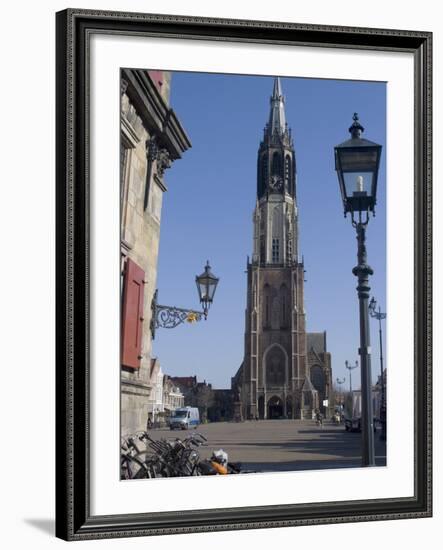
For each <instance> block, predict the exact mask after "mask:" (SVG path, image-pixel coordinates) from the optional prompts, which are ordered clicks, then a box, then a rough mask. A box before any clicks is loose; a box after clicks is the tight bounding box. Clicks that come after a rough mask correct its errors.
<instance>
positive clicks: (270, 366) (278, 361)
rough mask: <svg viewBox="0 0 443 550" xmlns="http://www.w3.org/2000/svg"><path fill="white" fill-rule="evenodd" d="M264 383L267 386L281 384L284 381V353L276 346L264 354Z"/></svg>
mask: <svg viewBox="0 0 443 550" xmlns="http://www.w3.org/2000/svg"><path fill="white" fill-rule="evenodd" d="M266 383H267V384H268V385H269V386H283V384H284V383H285V354H284V353H283V350H282V349H281V348H279V347H277V346H276V347H273V348H272V349H271V350H270V351H269V353H268V354H267V356H266Z"/></svg>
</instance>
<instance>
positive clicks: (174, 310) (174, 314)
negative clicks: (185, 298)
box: [150, 290, 208, 339]
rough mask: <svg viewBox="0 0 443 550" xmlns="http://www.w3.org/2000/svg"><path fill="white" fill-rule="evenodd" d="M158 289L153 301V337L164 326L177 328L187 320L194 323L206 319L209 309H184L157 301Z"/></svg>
mask: <svg viewBox="0 0 443 550" xmlns="http://www.w3.org/2000/svg"><path fill="white" fill-rule="evenodd" d="M157 295H158V290H156V291H155V293H154V296H153V298H152V303H151V311H152V316H151V326H150V328H151V334H152V339H154V338H155V331H156V329H158V328H160V327H162V328H175V327H177V326H178V325H180V324H182V323H184V322H185V321H187V322H188V323H194V322H197V321H201V320H202V319H206V318H207V316H208V313H207V311H195V310H193V309H184V308H180V307H174V306H164V305H161V304H159V303H157Z"/></svg>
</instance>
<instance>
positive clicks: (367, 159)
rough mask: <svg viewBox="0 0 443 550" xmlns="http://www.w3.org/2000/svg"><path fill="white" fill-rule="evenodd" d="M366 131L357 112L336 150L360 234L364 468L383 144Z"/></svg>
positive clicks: (369, 443) (368, 449)
mask: <svg viewBox="0 0 443 550" xmlns="http://www.w3.org/2000/svg"><path fill="white" fill-rule="evenodd" d="M363 131H364V128H363V126H362V125H361V124H360V122H359V120H358V115H357V113H354V116H353V123H352V125H351V127H350V128H349V132H350V134H351V139H348V140H347V141H345V142H344V143H341V144H340V145H337V146H336V147H335V148H334V153H335V169H336V171H337V176H338V181H339V184H340V191H341V196H342V201H343V208H344V214H345V217H346V216H347V214H348V212H350V213H351V220H352V226H353V227H355V229H356V232H357V242H358V253H357V258H358V263H357V265H356V266H355V267H354V269H353V270H352V273H353V274H354V275H355V276H356V277H357V280H358V285H357V293H358V299H359V310H360V348H359V355H360V365H361V396H362V414H361V416H362V418H361V420H362V422H361V424H362V465H363V466H375V453H374V418H373V411H372V391H371V385H372V380H371V349H370V332H369V313H368V299H369V291H370V286H369V275H373V273H374V272H373V270H372V268H371V267H370V266H369V265H368V263H367V255H366V244H365V241H366V226H367V225H368V223H369V213H370V212H372V214H373V215H375V204H376V197H377V177H378V169H379V165H380V156H381V150H382V147H381V145H378V144H377V143H374V142H372V141H369V140H367V139H364V138H362V137H361V134H362V132H363Z"/></svg>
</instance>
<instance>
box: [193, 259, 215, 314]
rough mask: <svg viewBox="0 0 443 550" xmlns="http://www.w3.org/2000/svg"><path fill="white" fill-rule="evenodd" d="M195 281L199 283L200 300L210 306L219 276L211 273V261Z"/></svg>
mask: <svg viewBox="0 0 443 550" xmlns="http://www.w3.org/2000/svg"><path fill="white" fill-rule="evenodd" d="M195 282H196V284H197V290H198V295H199V298H200V302H201V303H202V304H204V305H206V306H209V304H211V303H212V301H213V299H214V294H215V290H216V288H217V284H218V278H217V277H216V276H215V275H214V274H213V273H211V266H210V265H209V262H208V263H207V264H206V266H205V271H204V272H203V273H202V274H201V275H199V276H198V277H196V278H195Z"/></svg>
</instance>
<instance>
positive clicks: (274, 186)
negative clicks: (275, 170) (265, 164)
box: [269, 175, 283, 191]
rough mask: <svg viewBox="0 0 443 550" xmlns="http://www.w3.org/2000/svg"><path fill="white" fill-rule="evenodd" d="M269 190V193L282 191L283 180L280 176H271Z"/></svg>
mask: <svg viewBox="0 0 443 550" xmlns="http://www.w3.org/2000/svg"><path fill="white" fill-rule="evenodd" d="M269 188H270V189H271V191H281V190H282V189H283V179H282V178H281V177H280V176H276V175H274V176H271V179H270V182H269Z"/></svg>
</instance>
